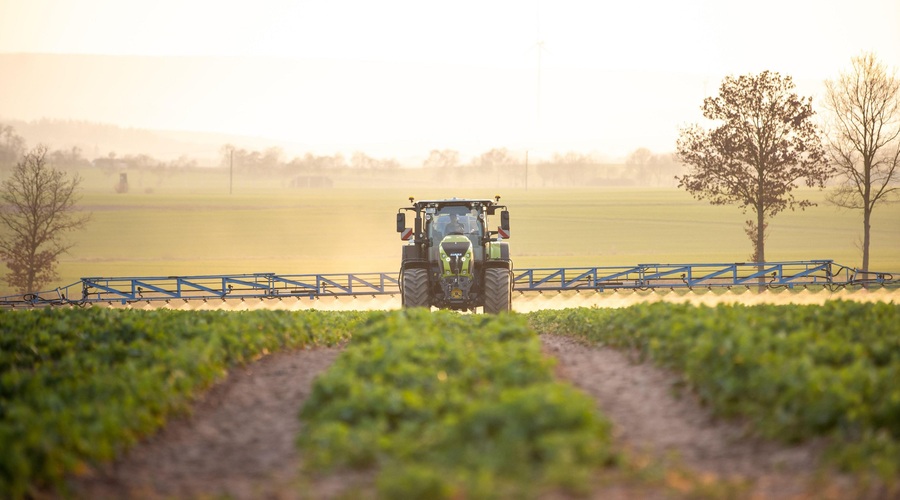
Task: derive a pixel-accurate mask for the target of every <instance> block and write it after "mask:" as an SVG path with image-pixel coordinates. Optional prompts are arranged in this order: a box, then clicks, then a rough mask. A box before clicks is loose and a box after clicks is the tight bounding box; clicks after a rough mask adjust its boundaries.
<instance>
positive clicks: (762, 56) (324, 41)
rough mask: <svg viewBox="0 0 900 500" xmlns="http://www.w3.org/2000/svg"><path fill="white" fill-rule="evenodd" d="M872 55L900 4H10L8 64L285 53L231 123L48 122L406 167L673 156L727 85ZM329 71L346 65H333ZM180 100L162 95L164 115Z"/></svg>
mask: <svg viewBox="0 0 900 500" xmlns="http://www.w3.org/2000/svg"><path fill="white" fill-rule="evenodd" d="M539 41H540V42H542V44H541V45H540V46H539V44H538V42H539ZM862 51H874V52H875V53H876V55H877V56H878V57H879V58H880V59H881V60H882V61H883V62H885V63H887V64H888V65H889V66H892V67H895V68H896V67H900V1H898V0H855V1H853V2H850V1H835V0H824V1H822V0H820V1H815V0H803V1H798V0H757V1H753V2H749V1H744V2H728V1H722V0H683V1H677V0H676V1H666V0H654V1H643V2H641V1H635V2H627V1H621V0H618V1H615V2H612V1H565V0H557V1H553V2H550V1H541V2H537V1H535V0H531V1H487V0H481V1H468V0H457V1H455V2H428V1H422V0H417V1H276V0H256V1H254V2H227V1H221V0H219V1H212V0H203V1H191V0H157V1H152V2H151V1H130V0H77V1H76V0H70V1H64V0H0V53H75V54H115V55H148V56H226V57H231V56H241V57H245V58H260V57H264V58H277V59H283V60H285V63H284V68H285V72H286V74H285V76H284V77H285V81H287V82H292V85H261V84H260V81H259V79H258V78H249V77H248V78H247V79H246V80H243V81H231V82H229V85H231V87H229V88H231V89H234V88H240V89H241V90H242V91H243V92H246V98H245V100H246V103H247V105H245V106H244V107H243V109H242V112H241V113H239V114H235V115H229V114H223V113H221V112H218V111H216V110H219V109H221V108H223V107H224V101H217V100H216V99H215V98H210V99H208V101H206V102H205V103H204V104H202V105H199V104H198V105H196V106H195V107H194V108H192V109H191V112H190V113H181V114H178V115H177V116H175V115H174V114H173V113H168V115H166V114H163V113H157V114H155V115H154V114H152V113H148V112H146V110H145V109H143V108H139V107H135V108H134V109H133V110H131V111H130V112H129V110H128V109H124V110H121V111H120V114H118V115H117V114H114V113H111V112H107V113H105V114H100V115H98V116H96V117H94V116H82V115H85V114H90V113H89V111H84V110H80V111H77V112H76V111H65V112H61V114H62V115H64V116H53V115H52V113H53V111H52V110H47V109H39V106H38V105H37V104H36V105H35V107H34V108H33V109H34V111H33V112H34V113H40V114H41V115H48V117H50V118H74V119H88V120H97V121H114V122H117V123H119V124H123V125H128V126H135V127H152V128H171V129H187V130H209V131H217V132H230V133H240V134H247V135H254V136H267V137H273V138H278V139H283V140H293V141H296V142H298V143H302V144H305V145H307V146H308V147H310V148H315V147H316V146H317V145H318V146H319V147H325V146H323V145H328V146H331V145H337V144H344V145H351V146H354V147H355V146H357V145H358V146H359V147H360V149H363V150H366V148H367V147H369V148H376V149H377V147H376V146H379V145H380V146H382V148H381V149H382V150H383V151H379V153H382V152H386V151H390V150H391V148H397V149H398V151H397V152H396V155H398V156H402V155H404V154H409V153H410V152H413V153H415V152H420V153H421V154H422V155H425V154H427V151H428V150H429V149H431V148H444V147H452V148H457V149H463V150H465V149H473V148H474V149H475V150H477V148H481V147H508V148H511V149H516V150H523V149H531V150H537V151H549V150H558V151H562V150H570V149H571V150H578V151H582V152H588V151H592V150H593V151H600V152H603V153H606V154H609V155H623V154H626V153H627V152H628V151H631V150H633V149H635V148H637V147H640V146H646V147H649V148H651V149H653V150H654V151H659V152H661V151H671V150H673V149H674V141H675V138H676V137H677V133H678V128H679V127H680V126H682V125H684V124H686V123H689V122H696V121H699V119H700V115H699V106H700V104H701V102H702V98H703V97H704V96H705V95H710V94H713V93H714V92H715V91H716V89H717V87H718V85H719V83H720V81H721V79H722V77H724V76H726V75H729V74H734V75H737V74H747V73H751V72H759V71H761V70H764V69H769V70H773V71H779V72H781V73H782V74H787V75H791V76H793V77H794V79H795V81H796V83H797V84H798V92H800V93H801V94H803V95H819V94H820V93H821V92H822V88H821V82H822V81H823V80H824V79H826V78H833V77H835V76H836V75H837V73H838V72H839V71H840V70H842V69H845V68H846V67H848V66H849V62H850V58H851V57H852V56H854V55H857V54H859V53H860V52H862ZM241 60H247V59H241ZM539 60H540V72H539V71H538V67H539V63H538V61H539ZM311 61H314V62H315V64H311V63H310V65H308V66H304V62H311ZM330 62H331V63H335V64H338V65H340V67H341V68H344V69H343V70H340V71H334V72H327V71H325V72H323V71H321V68H322V64H327V63H330ZM304 67H305V68H306V70H303V69H298V68H304ZM310 68H316V69H315V71H312V70H310ZM346 68H355V69H353V70H347V69H346ZM539 74H540V78H539ZM269 76H270V77H272V75H269ZM7 77H8V76H7V75H4V76H3V77H2V78H0V80H2V79H5V78H7ZM13 78H15V76H13ZM275 78H278V76H277V75H276V76H275ZM238 80H240V79H238ZM307 80H308V81H314V82H315V83H314V84H312V83H311V84H310V85H309V86H307V85H305V84H304V83H303V82H305V81H307ZM296 82H301V83H300V84H295V83H296ZM539 82H540V83H539ZM181 83H183V84H184V85H185V86H186V88H187V87H191V85H192V82H190V81H187V82H181ZM59 84H60V85H65V82H60V83H59ZM3 85H4V84H3V83H2V81H0V92H2V90H3V89H2V86H3ZM129 91H130V89H128V88H116V89H107V90H105V92H112V93H122V95H125V96H127V95H128V92H129ZM194 91H196V89H195V90H194ZM228 94H229V95H228V96H227V97H225V96H223V97H222V98H223V99H226V98H227V99H234V97H235V95H234V93H233V92H229V93H228ZM167 96H168V97H167ZM144 97H146V96H144ZM170 97H171V95H170V94H164V95H163V94H161V95H158V96H156V97H155V99H158V100H159V101H160V102H159V103H158V104H159V106H158V107H159V109H167V108H166V103H165V102H162V101H167V100H168V99H169V98H170ZM134 98H135V99H139V98H141V96H134ZM4 115H5V113H4V112H3V110H0V116H4ZM335 115H339V119H336V118H335ZM167 116H168V118H167ZM10 118H24V119H34V118H35V116H11V117H10ZM402 148H407V149H409V150H410V151H399V149H402Z"/></svg>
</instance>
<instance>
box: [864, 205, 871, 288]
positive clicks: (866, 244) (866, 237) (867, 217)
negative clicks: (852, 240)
mask: <svg viewBox="0 0 900 500" xmlns="http://www.w3.org/2000/svg"><path fill="white" fill-rule="evenodd" d="M871 217H872V206H871V205H869V204H868V203H866V204H865V205H864V206H863V248H862V251H863V258H862V277H863V279H864V280H865V279H867V278H868V277H869V275H868V272H869V233H870V231H869V230H870V229H871V228H872V226H871V224H870V223H869V221H870V220H871ZM863 287H864V288H868V287H867V286H866V285H863Z"/></svg>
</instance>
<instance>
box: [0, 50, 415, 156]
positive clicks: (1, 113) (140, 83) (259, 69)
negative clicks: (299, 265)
mask: <svg viewBox="0 0 900 500" xmlns="http://www.w3.org/2000/svg"><path fill="white" fill-rule="evenodd" d="M327 66H328V65H327V64H325V63H320V62H317V61H307V62H303V63H293V64H285V62H284V61H279V60H273V59H262V60H257V59H252V60H251V59H241V58H213V57H171V58H163V57H148V56H109V55H82V54H8V53H7V54H4V53H0V75H3V77H2V79H0V123H5V124H10V125H12V126H13V127H15V128H16V131H17V133H18V134H19V135H21V136H23V137H24V138H25V139H26V141H27V143H28V145H29V146H33V145H35V144H37V143H39V142H41V143H48V145H49V146H50V147H51V148H52V149H68V148H71V147H72V146H78V147H80V148H82V150H83V152H84V155H85V156H86V157H88V158H93V157H102V156H107V155H108V154H109V153H110V152H115V153H116V154H117V155H118V156H123V155H127V154H147V155H150V156H153V157H155V158H159V159H163V160H170V159H175V158H178V157H180V156H182V155H187V156H190V157H195V158H198V159H201V160H203V159H208V160H209V161H212V160H213V159H216V161H217V158H218V153H219V148H220V147H221V146H222V145H224V144H226V143H231V144H234V145H235V146H237V147H239V148H243V149H248V150H264V149H266V148H270V147H280V148H282V149H283V150H284V152H285V155H286V156H288V157H293V156H298V155H299V156H302V155H303V154H306V153H308V152H312V153H314V154H334V153H336V152H339V151H340V152H343V153H345V154H348V153H349V152H352V147H350V146H347V145H345V144H334V143H323V142H322V141H314V140H312V139H309V138H308V133H304V131H303V130H302V129H299V128H298V130H297V131H296V136H297V140H296V141H294V140H284V139H275V138H268V137H261V136H262V135H265V134H263V133H260V134H258V135H257V136H249V135H239V134H228V133H216V132H197V131H196V130H209V129H208V128H206V127H204V126H202V125H200V124H204V123H209V122H211V121H212V122H213V123H219V124H222V123H224V122H226V121H228V120H231V123H234V121H235V120H237V121H238V122H240V121H241V119H242V117H246V121H249V120H251V118H253V119H256V120H257V121H259V120H262V121H263V122H265V120H266V119H267V118H268V117H269V116H271V118H272V119H285V117H284V113H286V111H285V110H283V109H278V108H277V107H276V106H274V105H273V104H272V103H271V102H269V101H267V100H266V99H272V96H273V95H274V93H273V92H271V89H269V88H268V86H269V84H270V83H271V82H278V84H279V86H280V89H279V90H281V91H284V90H285V88H287V91H288V92H293V93H294V94H296V95H301V94H302V93H303V89H302V88H300V87H301V85H302V84H303V83H305V82H307V81H308V80H312V79H314V77H315V75H319V74H321V73H322V72H324V71H327ZM342 71H343V70H342ZM311 75H312V76H311ZM248 78H249V80H248ZM248 82H249V83H248ZM295 89H296V90H295ZM317 90H321V89H317ZM305 94H306V95H307V96H309V95H312V94H315V93H314V92H309V91H308V92H305ZM312 98H313V99H314V98H315V96H314V95H313V97H312ZM279 113H281V114H279ZM296 121H298V122H299V121H300V120H299V119H297V120H296ZM314 125H315V124H313V126H314ZM307 126H308V125H307ZM223 127H224V126H223ZM224 129H227V128H223V130H224ZM292 135H293V134H292ZM304 138H306V141H307V142H304V140H303V139H304ZM361 150H365V148H361ZM367 152H368V151H367ZM427 153H428V151H424V152H423V153H422V154H423V155H427ZM378 154H383V152H378ZM419 161H421V160H419Z"/></svg>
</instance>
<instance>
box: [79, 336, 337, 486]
mask: <svg viewBox="0 0 900 500" xmlns="http://www.w3.org/2000/svg"><path fill="white" fill-rule="evenodd" d="M339 352H340V350H339V349H334V348H332V349H325V348H318V349H312V350H300V351H294V352H287V353H278V354H272V355H269V356H266V357H264V358H262V359H260V360H258V361H256V362H255V363H252V364H250V365H248V366H246V367H244V368H240V369H236V370H234V371H233V372H232V373H230V374H229V376H228V378H227V379H226V380H225V381H223V382H222V383H220V384H217V385H215V386H213V387H212V388H211V389H210V390H209V391H208V392H207V393H206V394H205V395H204V396H203V397H202V399H201V400H200V401H199V402H198V403H197V404H196V406H195V408H194V411H193V414H192V415H190V416H184V417H177V418H175V419H173V420H172V421H170V422H169V423H168V424H167V425H166V426H165V428H164V429H162V430H161V431H160V432H159V433H157V434H156V435H154V436H152V437H150V438H149V439H147V440H146V441H145V442H142V443H140V444H139V445H137V446H135V447H134V448H133V449H132V450H130V451H129V452H128V453H126V454H125V455H124V456H123V457H121V458H120V459H119V460H117V461H116V462H115V463H113V464H111V465H110V466H108V467H104V468H102V469H100V470H97V471H94V472H93V473H92V474H89V475H87V476H85V477H81V478H77V479H75V480H73V487H74V490H75V493H76V497H77V498H92V499H93V498H116V499H119V498H196V497H230V498H241V499H242V498H248V499H249V498H294V497H297V496H299V493H298V488H297V487H296V486H297V485H296V484H295V483H296V481H297V480H298V474H297V472H298V468H299V464H300V458H299V456H298V453H297V447H296V444H295V438H296V436H297V434H298V432H299V431H300V425H301V423H300V420H299V418H298V413H299V411H300V408H301V406H302V405H303V401H304V400H305V399H306V397H307V396H308V395H309V392H310V389H311V387H312V382H313V379H314V378H315V376H316V375H318V374H319V373H321V372H323V371H324V370H326V369H327V368H328V367H329V366H330V365H331V363H332V362H333V361H334V359H335V358H336V357H337V355H338V353H339Z"/></svg>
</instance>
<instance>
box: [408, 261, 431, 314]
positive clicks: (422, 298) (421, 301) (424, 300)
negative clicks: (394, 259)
mask: <svg viewBox="0 0 900 500" xmlns="http://www.w3.org/2000/svg"><path fill="white" fill-rule="evenodd" d="M402 282H403V295H402V297H403V307H405V308H406V307H430V306H431V301H430V297H429V296H428V270H427V269H417V268H413V269H406V270H405V271H403V277H402Z"/></svg>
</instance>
